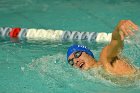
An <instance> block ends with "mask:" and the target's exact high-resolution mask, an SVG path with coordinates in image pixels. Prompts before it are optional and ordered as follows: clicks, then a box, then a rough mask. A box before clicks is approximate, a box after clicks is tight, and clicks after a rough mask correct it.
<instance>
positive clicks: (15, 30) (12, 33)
mask: <svg viewBox="0 0 140 93" xmlns="http://www.w3.org/2000/svg"><path fill="white" fill-rule="evenodd" d="M20 30H21V28H12V30H11V31H10V37H11V38H17V37H18V34H19V32H20Z"/></svg>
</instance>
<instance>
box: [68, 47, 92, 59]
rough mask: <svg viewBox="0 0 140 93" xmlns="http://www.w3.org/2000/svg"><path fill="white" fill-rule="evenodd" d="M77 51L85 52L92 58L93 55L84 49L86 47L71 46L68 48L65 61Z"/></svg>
mask: <svg viewBox="0 0 140 93" xmlns="http://www.w3.org/2000/svg"><path fill="white" fill-rule="evenodd" d="M77 51H83V52H86V53H87V54H89V55H90V56H92V57H93V58H94V55H93V53H92V52H91V51H90V50H89V49H88V48H87V47H86V46H82V45H72V46H70V47H69V48H68V51H67V59H68V57H69V56H70V55H71V54H72V53H74V52H77Z"/></svg>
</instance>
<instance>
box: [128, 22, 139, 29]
mask: <svg viewBox="0 0 140 93" xmlns="http://www.w3.org/2000/svg"><path fill="white" fill-rule="evenodd" d="M128 23H129V24H130V27H131V28H132V29H133V31H138V26H137V25H136V24H134V23H133V22H132V21H130V20H128Z"/></svg>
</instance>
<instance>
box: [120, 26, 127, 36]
mask: <svg viewBox="0 0 140 93" xmlns="http://www.w3.org/2000/svg"><path fill="white" fill-rule="evenodd" d="M119 30H120V31H122V32H123V35H124V36H128V35H129V33H128V31H127V30H128V29H127V26H126V24H123V25H121V27H120V29H119Z"/></svg>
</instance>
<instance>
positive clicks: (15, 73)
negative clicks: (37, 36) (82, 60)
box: [0, 0, 140, 93]
mask: <svg viewBox="0 0 140 93" xmlns="http://www.w3.org/2000/svg"><path fill="white" fill-rule="evenodd" d="M139 5H140V2H139V1H137V0H128V1H126V0H104V1H103V0H98V1H96V0H55V1H51V0H39V1H38V0H20V1H19V0H12V1H11V0H5V1H4V0H1V1H0V18H1V21H0V26H1V27H21V28H44V29H61V30H71V31H89V32H92V31H93V32H111V31H112V30H113V29H114V27H115V25H116V24H117V22H118V21H119V20H121V19H131V20H132V21H134V22H135V23H136V24H138V25H139V24H140V20H138V19H139V16H140V13H139V11H140V9H139ZM139 37H140V33H137V34H136V36H134V37H132V38H131V39H129V40H130V41H131V43H130V42H126V43H125V48H124V51H123V55H125V56H127V57H129V58H130V60H131V63H132V64H134V65H135V66H136V67H137V68H139V67H140V57H139V54H140V41H139ZM72 43H74V42H57V43H53V42H52V43H47V42H36V43H29V42H16V43H14V42H11V41H10V40H7V41H3V40H1V39H0V93H19V92H20V93H112V92H113V93H139V91H140V79H139V77H137V76H136V78H133V79H128V78H121V77H120V78H116V77H111V76H109V75H107V74H103V73H104V71H103V70H102V69H101V68H99V69H91V70H89V71H80V70H79V69H75V68H72V67H70V66H69V65H67V64H66V52H67V48H68V47H69V46H70V45H71V44H72ZM75 43H76V42H75ZM78 43H81V42H78ZM82 44H83V45H87V46H88V47H89V48H90V49H91V50H92V51H93V52H94V54H95V57H96V58H97V59H98V58H99V54H100V51H101V49H102V48H103V47H104V46H105V45H106V43H104V44H103V43H101V44H98V43H95V42H93V43H92V44H91V43H90V44H89V43H88V44H87V43H82Z"/></svg>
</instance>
